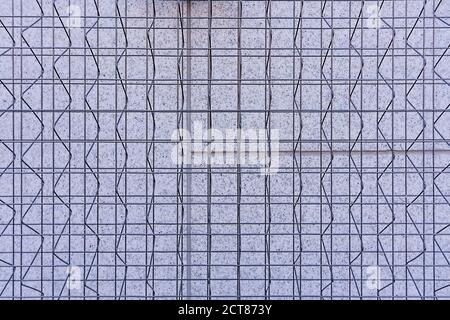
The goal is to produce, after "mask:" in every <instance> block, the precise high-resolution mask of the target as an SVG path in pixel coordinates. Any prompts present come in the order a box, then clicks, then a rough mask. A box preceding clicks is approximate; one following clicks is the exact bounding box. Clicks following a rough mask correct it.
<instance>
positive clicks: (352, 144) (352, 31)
mask: <svg viewBox="0 0 450 320" xmlns="http://www.w3.org/2000/svg"><path fill="white" fill-rule="evenodd" d="M349 10H350V14H349V17H351V16H352V2H350V6H349ZM363 10H364V0H362V1H361V5H360V10H359V13H358V17H357V19H356V22H355V25H354V27H352V25H351V21H352V19H351V18H350V28H349V74H348V77H349V80H350V81H349V88H348V89H349V92H348V95H349V106H348V107H349V114H348V116H349V127H348V130H349V141H348V143H349V163H348V167H349V181H348V183H349V185H348V186H349V249H348V250H349V299H350V298H351V297H352V291H351V288H352V283H354V285H355V288H356V293H357V295H358V297H359V298H360V299H361V298H362V292H361V291H362V286H361V287H359V286H358V279H357V275H355V270H356V268H354V264H355V263H357V262H358V261H359V263H360V266H361V265H362V255H363V251H364V247H363V240H362V232H361V228H362V225H361V224H360V225H358V221H357V220H360V221H362V208H361V207H359V214H358V217H356V214H357V213H356V212H355V211H356V210H357V209H358V202H360V203H362V201H361V197H362V193H363V189H364V187H363V177H362V172H361V170H362V155H361V152H362V131H363V128H364V124H363V118H362V113H361V108H362V89H361V93H360V94H359V95H360V106H359V108H358V107H357V106H356V104H355V100H354V96H355V95H356V93H355V90H357V88H358V86H359V85H360V83H361V82H362V79H363V69H364V59H363V55H362V53H361V52H360V51H359V50H358V48H357V47H355V46H354V44H353V41H354V39H355V35H356V32H357V30H358V25H359V24H360V22H361V20H362V19H363ZM360 38H361V39H360V43H361V49H360V50H362V47H363V46H362V32H361V34H360ZM352 51H354V52H355V53H356V55H357V57H358V60H359V61H358V62H359V69H358V73H357V76H356V79H355V80H354V82H353V83H352V79H353V77H352ZM352 112H353V113H356V115H357V117H358V123H357V124H356V126H357V129H358V131H357V133H356V137H354V138H352V122H351V120H352ZM358 144H359V148H360V151H359V154H360V159H359V161H360V162H359V166H358V164H357V161H356V160H355V157H354V154H356V152H357V151H356V150H355V149H356V147H357V146H358ZM353 170H354V172H355V174H353ZM353 177H355V178H356V180H357V183H358V185H359V189H358V192H357V194H356V195H355V196H353V194H352V181H353V179H352V178H353ZM352 227H353V228H352ZM353 230H355V232H356V238H357V241H358V242H359V243H358V249H359V251H358V253H357V254H356V255H355V256H353V247H352V236H353V233H354V231H353ZM360 278H361V275H360Z"/></svg>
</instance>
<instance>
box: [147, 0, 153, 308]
mask: <svg viewBox="0 0 450 320" xmlns="http://www.w3.org/2000/svg"><path fill="white" fill-rule="evenodd" d="M150 9H151V10H150ZM146 12H147V17H146V19H145V20H146V38H147V39H146V40H147V41H146V63H145V66H146V107H147V108H146V110H147V112H146V117H145V128H146V130H145V136H146V139H145V140H146V175H145V179H146V180H145V195H146V224H145V228H146V229H145V230H146V231H145V263H146V268H145V298H146V299H148V296H149V289H150V294H151V298H152V299H153V300H155V298H156V291H155V242H156V233H155V190H156V174H155V147H156V145H155V135H156V120H155V97H156V90H155V81H156V56H155V46H156V42H155V40H156V39H155V30H156V25H155V24H156V6H155V1H154V0H152V1H151V5H150V2H148V1H147V2H146ZM150 13H151V20H150V21H151V22H150V24H149V17H148V15H149V14H150ZM149 55H150V57H149ZM149 58H150V59H149ZM149 60H150V62H151V67H150V66H149ZM150 72H151V76H150V75H149V74H150ZM150 127H151V128H152V129H151V136H149V132H150ZM149 140H150V142H149ZM149 184H150V185H151V187H150V188H149ZM149 189H150V190H149ZM149 231H150V237H151V240H150V241H151V245H150V246H149V245H148V242H149V239H148V238H149ZM149 251H150V254H149ZM149 255H150V257H149Z"/></svg>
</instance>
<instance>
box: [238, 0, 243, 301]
mask: <svg viewBox="0 0 450 320" xmlns="http://www.w3.org/2000/svg"><path fill="white" fill-rule="evenodd" d="M237 7H238V17H237V29H238V30H237V46H238V48H237V60H238V61H237V78H238V81H237V123H236V128H237V157H238V158H237V159H238V160H237V166H236V170H237V173H236V180H237V181H236V182H237V183H236V184H237V198H236V205H237V208H236V220H237V221H236V237H237V241H236V252H237V253H236V254H237V257H236V278H237V283H236V295H237V299H238V300H241V251H242V234H241V233H242V230H241V200H242V199H241V197H242V172H241V162H240V161H241V157H242V155H241V152H242V150H241V129H242V113H241V103H242V19H243V17H242V0H239V2H238V5H237Z"/></svg>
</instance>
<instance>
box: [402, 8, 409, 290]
mask: <svg viewBox="0 0 450 320" xmlns="http://www.w3.org/2000/svg"><path fill="white" fill-rule="evenodd" d="M404 23H405V43H404V46H405V48H404V55H405V67H404V71H405V73H404V76H405V87H404V94H405V101H404V102H405V103H404V108H405V110H404V116H405V120H404V135H405V140H404V142H403V146H404V150H405V151H404V164H403V170H404V175H403V177H404V180H405V185H404V197H403V198H404V199H403V201H404V210H405V214H404V232H405V234H404V236H405V257H404V264H405V275H404V277H405V297H408V252H409V250H408V167H407V158H408V111H407V110H408V26H409V23H408V2H407V0H405V18H404Z"/></svg>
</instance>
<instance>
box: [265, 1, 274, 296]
mask: <svg viewBox="0 0 450 320" xmlns="http://www.w3.org/2000/svg"><path fill="white" fill-rule="evenodd" d="M272 36H273V35H272V1H271V0H266V1H265V60H266V61H265V80H264V84H265V88H264V91H265V102H264V106H265V123H264V129H265V134H266V137H265V146H266V150H265V153H264V160H265V161H264V165H265V179H264V224H265V234H264V247H265V249H264V252H265V259H264V282H265V283H264V287H265V289H264V296H265V299H266V300H268V299H270V297H271V287H272V269H271V223H272V206H271V190H270V189H271V177H270V175H271V173H270V170H271V161H272V150H271V144H272V142H271V119H272V118H271V111H272V110H271V109H272Z"/></svg>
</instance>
